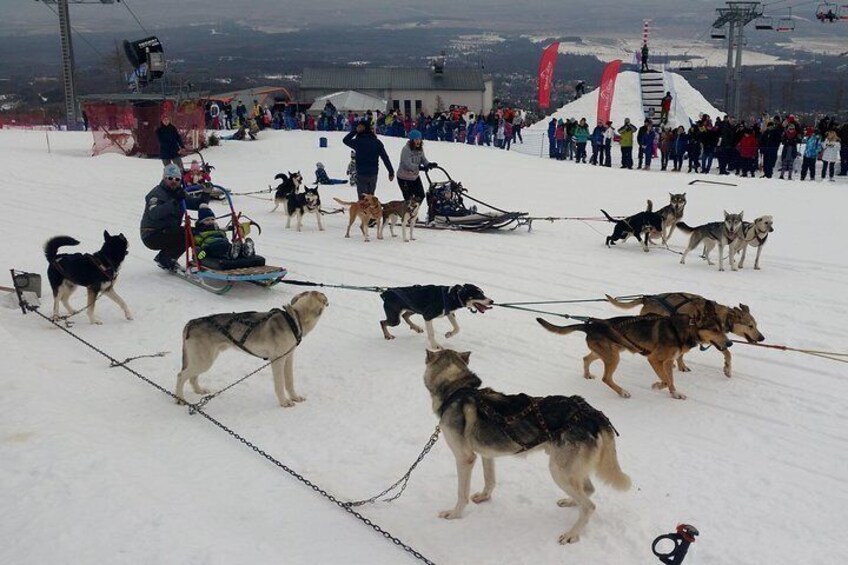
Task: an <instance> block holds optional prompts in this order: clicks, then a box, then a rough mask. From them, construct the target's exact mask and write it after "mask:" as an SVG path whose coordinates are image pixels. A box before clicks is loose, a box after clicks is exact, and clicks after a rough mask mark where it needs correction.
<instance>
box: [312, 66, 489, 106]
mask: <svg viewBox="0 0 848 565" xmlns="http://www.w3.org/2000/svg"><path fill="white" fill-rule="evenodd" d="M340 90H356V91H359V92H363V93H365V94H371V95H373V96H377V97H379V98H385V99H386V100H388V101H389V108H394V109H397V110H400V111H401V112H403V113H404V114H407V115H415V114H418V113H419V112H422V111H423V112H425V113H427V114H430V113H433V112H435V111H437V110H447V109H448V108H449V107H450V106H451V105H452V104H455V105H457V106H467V107H468V110H469V111H471V112H480V111H481V110H482V111H484V112H485V111H488V110H490V109H491V107H492V80H491V79H490V78H487V77H485V76H484V75H483V71H481V70H480V69H468V68H445V65H444V63H439V62H436V63H435V64H434V65H433V67H432V68H430V69H409V68H366V67H309V68H305V69H304V70H303V80H302V81H301V85H300V92H301V97H302V98H304V99H313V98H318V97H319V96H325V95H327V94H332V93H334V92H338V91H340Z"/></svg>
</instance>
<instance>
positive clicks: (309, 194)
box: [271, 171, 421, 243]
mask: <svg viewBox="0 0 848 565" xmlns="http://www.w3.org/2000/svg"><path fill="white" fill-rule="evenodd" d="M274 178H275V179H279V180H280V181H281V182H280V184H278V185H277V188H276V189H274V208H273V209H272V210H271V212H274V211H276V210H277V208H279V207H280V206H283V209H284V210H285V212H286V215H287V216H288V219H287V220H286V228H290V227H291V219H292V217H295V218H297V231H301V228H302V227H303V216H304V215H305V214H314V215H315V218H316V222H317V223H318V229H319V230H320V231H324V225H323V223H322V222H321V197H320V195H319V194H318V185H316V186H314V187H305V188H304V192H299V190H300V188H301V186H303V176H302V175H301V174H300V171H297V172H294V173H292V172H289V173H288V174H286V173H280V174H278V175H277V176H276V177H274ZM333 200H335V201H336V202H338V203H339V204H341V205H342V206H343V207H345V208H347V209H348V210H349V219H350V221H349V222H348V225H347V231H346V232H345V237H350V228H351V227H352V226H353V224H354V223H356V220H359V229H360V231H361V232H362V236H363V239H364V240H365V241H366V242H368V241H371V238H370V236H369V232H368V228H369V227H370V226H372V225H374V226H376V228H377V239H383V231H384V230H385V227H386V225H388V226H389V232H390V233H391V235H392V237H397V236H396V235H395V225H396V224H397V223H400V227H401V235H402V237H403V241H404V242H407V243H408V242H410V241H415V234H414V228H415V222H416V221H417V220H418V212H419V211H420V208H421V200H419V199H418V198H416V197H415V196H411V197H410V198H409V200H393V201H391V202H380V200H379V199H378V198H377V197H376V196H374V195H373V194H363V195H362V198H361V199H360V200H358V201H356V202H348V201H345V200H341V199H339V198H333ZM407 229H408V230H409V236H407Z"/></svg>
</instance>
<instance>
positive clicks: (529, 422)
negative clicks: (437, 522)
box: [424, 349, 630, 543]
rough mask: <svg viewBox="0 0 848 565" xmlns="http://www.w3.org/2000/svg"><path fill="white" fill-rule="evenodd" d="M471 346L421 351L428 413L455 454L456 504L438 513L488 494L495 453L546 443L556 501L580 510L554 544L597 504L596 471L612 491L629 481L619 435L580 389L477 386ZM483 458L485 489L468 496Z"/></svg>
mask: <svg viewBox="0 0 848 565" xmlns="http://www.w3.org/2000/svg"><path fill="white" fill-rule="evenodd" d="M470 356H471V353H468V352H465V353H459V352H457V351H453V350H450V349H443V350H441V351H429V350H428V351H427V359H426V369H425V371H424V385H425V386H426V387H427V390H428V391H430V397H431V398H432V400H433V412H435V413H436V415H437V416H438V417H439V426H440V427H441V430H442V431H443V432H444V433H445V439H446V440H447V442H448V446H449V447H450V448H451V451H452V452H453V455H454V457H455V458H456V470H457V479H458V482H459V485H458V486H459V490H458V493H457V500H456V505H455V506H454V507H453V508H452V509H450V510H446V511H444V512H441V513H439V517H440V518H446V519H448V520H452V519H456V518H462V513H463V511H464V510H465V507H466V506H467V505H468V499H469V496H470V498H471V500H473V501H474V503H475V504H480V503H481V502H486V501H487V500H490V499H491V498H492V491H494V489H495V462H494V458H495V457H501V456H506V455H518V454H524V453H528V452H529V451H531V450H544V451H545V452H546V453H547V454H548V456H549V457H550V461H549V463H548V468H549V469H550V472H551V476H552V477H553V479H554V482H555V483H556V484H557V485H558V486H559V487H560V488H561V489H562V490H564V491H565V492H566V494H568V495H569V497H570V498H563V499H562V500H560V501H559V502H558V503H557V504H559V505H560V506H577V507H578V508H579V510H580V517H579V518H578V519H577V522H576V523H575V524H574V525H573V526H572V527H571V529H569V530H568V531H567V532H565V533H564V534H562V535H561V536H560V537H559V542H560V543H574V542H576V541H577V540H579V539H580V534H581V533H582V532H583V529H584V528H585V527H586V524H587V523H588V522H589V518H591V516H592V513H593V512H594V511H595V504H594V503H593V502H592V500H591V499H590V498H589V497H590V496H591V495H592V493H593V492H594V491H595V487H594V486H593V485H592V481H591V480H590V478H589V477H590V476H591V475H592V474H596V475H597V476H598V477H600V478H601V480H603V481H604V482H606V483H607V484H609V485H611V486H612V487H613V488H615V489H617V490H627V489H629V488H630V477H628V476H627V475H626V474H625V473H624V472H623V471H622V470H621V467H620V466H619V464H618V456H617V455H616V450H615V436H616V435H617V433H616V431H615V428H613V426H612V424H611V423H610V421H609V420H608V419H607V417H606V416H604V414H603V413H602V412H600V411H599V410H596V409H595V408H593V407H591V406H589V404H588V403H587V402H586V401H585V400H583V398H581V397H579V396H545V397H532V396H527V395H526V394H501V393H499V392H496V391H494V390H492V389H490V388H484V389H481V388H480V385H481V384H482V383H481V381H480V379H479V378H478V377H477V375H475V374H474V373H473V372H471V370H470V369H469V368H468V358H469V357H470ZM478 454H479V455H480V456H481V457H482V459H483V481H484V485H483V490H482V491H481V492H478V493H476V494H474V495H471V492H470V491H471V471H472V470H473V469H474V463H475V461H476V459H477V455H478Z"/></svg>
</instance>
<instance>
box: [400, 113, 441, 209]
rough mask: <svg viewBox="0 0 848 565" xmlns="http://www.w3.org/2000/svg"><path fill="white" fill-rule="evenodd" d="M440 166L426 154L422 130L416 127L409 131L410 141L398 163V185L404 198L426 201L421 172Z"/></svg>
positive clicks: (401, 153) (402, 151) (404, 147)
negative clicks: (432, 161)
mask: <svg viewBox="0 0 848 565" xmlns="http://www.w3.org/2000/svg"><path fill="white" fill-rule="evenodd" d="M436 166H438V165H437V164H436V163H431V162H430V161H428V160H427V157H425V156H424V141H423V139H422V136H421V132H420V131H418V130H417V129H414V130H412V131H410V132H409V141H408V142H407V143H406V145H404V146H403V149H402V150H401V152H400V165H398V172H397V178H398V185H399V186H400V191H401V194H403V199H404V200H409V199H411V198H415V199H416V200H418V201H419V202H423V201H424V186H423V185H422V184H421V175H420V172H421V171H424V170H429V169H432V168H433V167H436Z"/></svg>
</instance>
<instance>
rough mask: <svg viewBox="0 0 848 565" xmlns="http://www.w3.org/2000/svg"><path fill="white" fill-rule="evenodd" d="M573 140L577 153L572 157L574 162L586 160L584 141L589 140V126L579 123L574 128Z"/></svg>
mask: <svg viewBox="0 0 848 565" xmlns="http://www.w3.org/2000/svg"><path fill="white" fill-rule="evenodd" d="M574 141H575V142H576V143H577V155H575V157H574V161H575V162H576V163H580V162H581V161H582V162H583V163H585V162H586V142H587V141H589V126H588V125H584V124H579V125H578V126H577V129H576V130H574Z"/></svg>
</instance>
